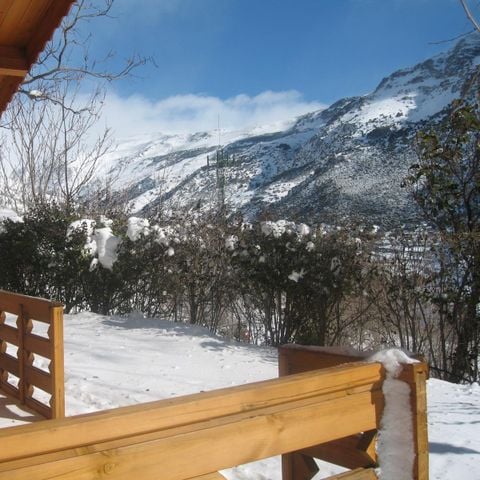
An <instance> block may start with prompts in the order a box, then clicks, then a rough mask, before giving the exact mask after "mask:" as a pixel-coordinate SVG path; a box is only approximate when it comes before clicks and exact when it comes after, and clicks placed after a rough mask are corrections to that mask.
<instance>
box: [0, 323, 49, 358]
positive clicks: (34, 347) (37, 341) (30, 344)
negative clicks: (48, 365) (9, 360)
mask: <svg viewBox="0 0 480 480" xmlns="http://www.w3.org/2000/svg"><path fill="white" fill-rule="evenodd" d="M1 337H2V330H1V328H0V338H1ZM7 341H8V340H7ZM11 343H13V342H11ZM15 345H16V344H15ZM24 345H25V349H26V350H28V351H29V352H32V353H36V354H38V355H41V356H42V357H44V358H47V359H51V358H52V346H51V345H50V341H49V340H48V339H47V338H44V337H40V336H39V335H35V334H33V333H28V334H27V335H25V343H24Z"/></svg>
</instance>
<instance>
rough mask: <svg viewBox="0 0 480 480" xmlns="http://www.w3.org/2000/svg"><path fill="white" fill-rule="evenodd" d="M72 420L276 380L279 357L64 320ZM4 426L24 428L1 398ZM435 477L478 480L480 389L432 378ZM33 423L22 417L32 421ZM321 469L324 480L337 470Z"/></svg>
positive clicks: (171, 331)
mask: <svg viewBox="0 0 480 480" xmlns="http://www.w3.org/2000/svg"><path fill="white" fill-rule="evenodd" d="M65 370H66V372H65V373H66V375H65V379H66V397H67V398H66V406H67V414H68V415H74V414H77V413H84V412H91V411H95V410H102V409H107V408H113V407H117V406H122V405H130V404H136V403H140V402H147V401H152V400H157V399H161V398H170V397H174V396H178V395H183V394H188V393H195V392H200V391H202V390H211V389H214V388H220V387H228V386H231V385H239V384H243V383H247V382H253V381H257V380H264V379H268V378H274V377H276V376H277V358H276V352H275V350H273V349H270V348H264V347H255V346H249V345H245V344H239V343H234V342H229V341H226V340H224V339H221V338H218V337H213V336H211V335H210V334H209V333H208V332H207V331H206V330H205V329H203V328H201V327H191V326H187V325H183V324H182V325H179V324H175V323H172V322H165V321H161V320H152V319H146V318H143V317H142V316H141V315H134V316H131V317H128V318H116V317H104V316H100V315H95V314H92V313H82V314H78V315H66V317H65ZM0 409H1V412H0V426H3V427H5V426H12V425H15V424H19V423H22V420H21V417H18V416H17V415H20V412H18V411H17V410H15V408H14V407H13V406H11V405H10V404H8V403H7V402H6V401H5V399H2V397H1V396H0ZM428 410H429V418H428V420H429V437H430V452H431V455H430V478H431V479H432V480H440V479H441V480H447V479H461V480H477V479H478V478H479V471H480V470H479V467H478V466H479V465H480V435H479V432H480V430H479V425H480V387H479V386H478V385H473V386H462V385H453V384H449V383H447V382H442V381H439V380H430V381H429V386H428ZM28 420H29V418H28V417H27V418H24V421H28ZM339 471H340V469H338V468H337V467H334V466H331V465H328V464H322V469H321V473H322V475H320V474H319V475H317V476H316V477H315V478H316V479H319V478H322V476H326V475H327V474H328V475H331V474H334V473H336V472H339ZM225 476H226V477H227V478H228V479H230V480H247V479H248V480H280V478H281V476H280V462H279V459H278V458H272V459H267V460H264V461H262V462H256V463H253V464H249V465H244V466H240V467H237V468H234V469H232V470H229V471H228V472H225Z"/></svg>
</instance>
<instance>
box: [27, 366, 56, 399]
mask: <svg viewBox="0 0 480 480" xmlns="http://www.w3.org/2000/svg"><path fill="white" fill-rule="evenodd" d="M25 382H26V383H27V384H28V385H34V386H35V387H38V388H40V389H42V390H43V391H44V392H47V393H49V394H50V395H52V394H53V380H52V376H51V375H50V374H49V373H47V372H44V371H43V370H40V369H39V368H36V367H32V366H25Z"/></svg>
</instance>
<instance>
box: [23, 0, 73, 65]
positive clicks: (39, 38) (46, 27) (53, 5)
mask: <svg viewBox="0 0 480 480" xmlns="http://www.w3.org/2000/svg"><path fill="white" fill-rule="evenodd" d="M73 3H74V0H55V1H51V2H50V5H49V7H48V9H47V10H46V11H45V13H44V15H43V17H42V18H41V20H40V21H39V22H37V25H36V27H37V28H36V29H35V31H34V32H33V35H32V36H31V37H30V38H29V40H28V43H27V45H26V47H27V57H28V59H29V61H30V62H32V63H34V62H36V60H37V58H38V55H39V54H40V52H41V51H42V50H43V49H44V48H45V45H46V44H47V42H48V41H49V40H50V39H51V38H52V36H53V33H54V31H55V29H56V28H57V27H58V26H59V25H60V23H61V22H62V19H63V17H65V16H66V15H67V14H68V12H69V10H70V7H71V6H72V5H73Z"/></svg>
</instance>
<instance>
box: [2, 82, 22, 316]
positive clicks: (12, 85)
mask: <svg viewBox="0 0 480 480" xmlns="http://www.w3.org/2000/svg"><path fill="white" fill-rule="evenodd" d="M21 83H22V79H21V78H20V77H9V76H0V115H1V113H2V112H3V111H4V110H5V108H6V106H7V104H8V102H9V101H10V100H11V99H12V97H13V95H14V94H15V92H16V91H17V90H18V87H19V86H20V84H21ZM0 310H1V305H0Z"/></svg>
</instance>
